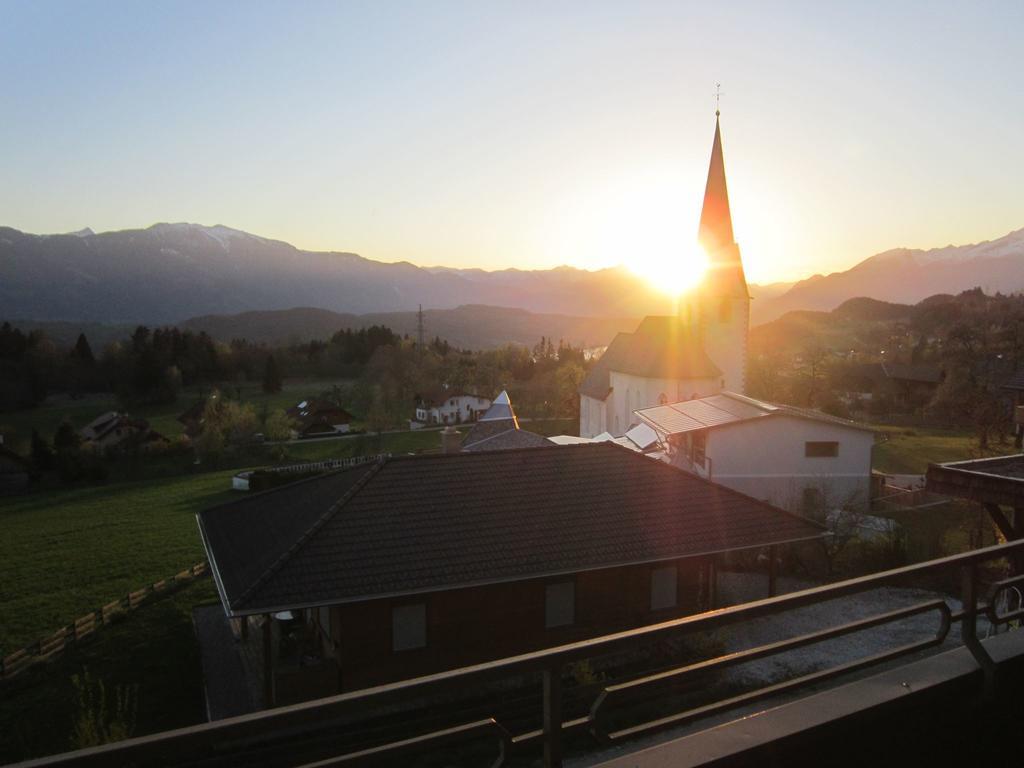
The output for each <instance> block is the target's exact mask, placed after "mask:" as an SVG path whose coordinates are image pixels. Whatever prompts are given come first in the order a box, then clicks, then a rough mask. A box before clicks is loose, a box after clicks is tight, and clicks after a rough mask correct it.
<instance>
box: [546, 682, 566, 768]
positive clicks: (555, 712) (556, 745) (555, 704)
mask: <svg viewBox="0 0 1024 768" xmlns="http://www.w3.org/2000/svg"><path fill="white" fill-rule="evenodd" d="M544 768H562V665H561V664H555V665H553V666H550V667H548V668H547V669H545V670H544Z"/></svg>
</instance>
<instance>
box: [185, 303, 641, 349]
mask: <svg viewBox="0 0 1024 768" xmlns="http://www.w3.org/2000/svg"><path fill="white" fill-rule="evenodd" d="M423 320H424V327H425V335H426V336H427V338H428V339H432V338H434V337H435V336H439V337H441V338H442V339H445V340H447V341H448V342H449V343H450V344H453V345H455V346H457V347H461V348H464V349H492V348H495V347H500V346H503V345H505V344H509V343H513V344H523V345H526V346H530V347H532V346H533V345H534V344H536V343H537V342H538V341H539V340H540V337H541V336H546V337H548V338H551V339H554V340H555V341H556V343H557V341H558V340H559V339H564V340H565V341H566V342H571V343H572V344H574V345H576V346H579V345H583V346H587V347H595V346H604V345H605V344H607V343H608V342H609V341H611V339H612V338H614V336H615V334H616V333H619V332H620V331H632V330H633V329H634V328H635V327H636V324H637V322H638V320H637V319H636V318H596V317H578V316H577V317H573V316H568V315H556V314H535V313H532V312H527V311H526V310H523V309H509V308H506V307H487V306H481V305H465V306H461V307H456V308H455V309H425V310H423ZM416 324H417V316H416V312H378V313H373V314H365V315H352V314H340V313H337V312H330V311H328V310H323V309H310V308H299V309H285V310H277V311H268V312H244V313H241V314H237V315H206V316H203V317H194V318H191V319H189V320H186V321H184V322H182V323H179V324H178V325H179V326H180V327H182V328H189V329H192V330H194V331H206V332H207V333H208V334H210V335H211V336H212V337H214V338H215V339H220V340H223V341H229V340H231V339H233V338H246V339H249V340H250V341H262V342H267V343H271V344H277V343H284V342H288V341H293V340H295V341H308V340H309V339H328V338H330V336H331V335H332V334H333V333H335V332H336V331H339V330H341V329H342V328H364V327H366V326H370V325H386V326H388V327H389V328H391V329H392V330H393V331H395V332H396V333H399V334H402V335H405V334H408V335H409V336H410V337H412V338H415V336H416V332H417V329H416Z"/></svg>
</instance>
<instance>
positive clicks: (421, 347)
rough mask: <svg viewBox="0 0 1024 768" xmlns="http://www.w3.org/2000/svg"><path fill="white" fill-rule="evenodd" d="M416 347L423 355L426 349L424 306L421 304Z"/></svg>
mask: <svg viewBox="0 0 1024 768" xmlns="http://www.w3.org/2000/svg"><path fill="white" fill-rule="evenodd" d="M416 347H417V349H419V351H420V354H421V355H422V354H423V350H424V349H425V347H424V344H423V305H422V304H420V309H419V312H417V313H416Z"/></svg>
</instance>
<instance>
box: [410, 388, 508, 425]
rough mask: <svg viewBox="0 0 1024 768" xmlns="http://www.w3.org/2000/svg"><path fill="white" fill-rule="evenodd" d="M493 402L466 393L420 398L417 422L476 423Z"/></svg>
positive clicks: (446, 393) (444, 393)
mask: <svg viewBox="0 0 1024 768" xmlns="http://www.w3.org/2000/svg"><path fill="white" fill-rule="evenodd" d="M490 407H491V400H490V398H487V397H481V396H480V395H473V394H468V393H465V392H455V391H453V392H439V393H437V394H433V395H427V396H424V397H420V398H419V399H418V400H417V402H416V421H417V422H419V423H420V424H465V423H467V422H471V421H476V420H477V419H478V418H480V415H481V414H483V413H484V412H485V411H486V410H487V409H488V408H490Z"/></svg>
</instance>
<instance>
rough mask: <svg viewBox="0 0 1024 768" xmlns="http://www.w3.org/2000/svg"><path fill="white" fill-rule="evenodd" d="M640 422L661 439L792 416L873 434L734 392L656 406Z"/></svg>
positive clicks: (835, 419) (858, 426)
mask: <svg viewBox="0 0 1024 768" xmlns="http://www.w3.org/2000/svg"><path fill="white" fill-rule="evenodd" d="M635 413H636V415H637V416H639V417H640V419H641V420H642V421H643V422H644V423H646V424H648V425H650V426H651V427H652V428H653V429H654V430H655V431H657V432H658V433H660V434H662V435H679V434H683V433H686V432H696V431H698V430H702V429H714V428H716V427H721V426H724V425H726V424H735V423H737V422H741V421H753V420H755V419H763V418H768V417H770V416H778V415H784V416H793V417H796V418H799V419H808V420H810V421H821V422H825V423H828V424H834V425H836V426H840V427H846V428H849V429H858V430H863V431H867V432H874V429H873V428H871V427H869V426H866V425H864V424H858V423H857V422H855V421H850V420H848V419H841V418H839V417H837V416H831V415H829V414H827V413H822V412H821V411H816V410H814V409H812V408H799V407H797V406H793V405H781V404H775V403H768V402H765V401H763V400H755V399H754V398H752V397H746V396H745V395H738V394H736V393H735V392H721V393H719V394H717V395H712V396H710V397H701V398H696V399H694V400H683V401H682V402H678V403H670V404H668V405H656V406H654V407H652V408H641V409H640V410H638V411H635Z"/></svg>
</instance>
